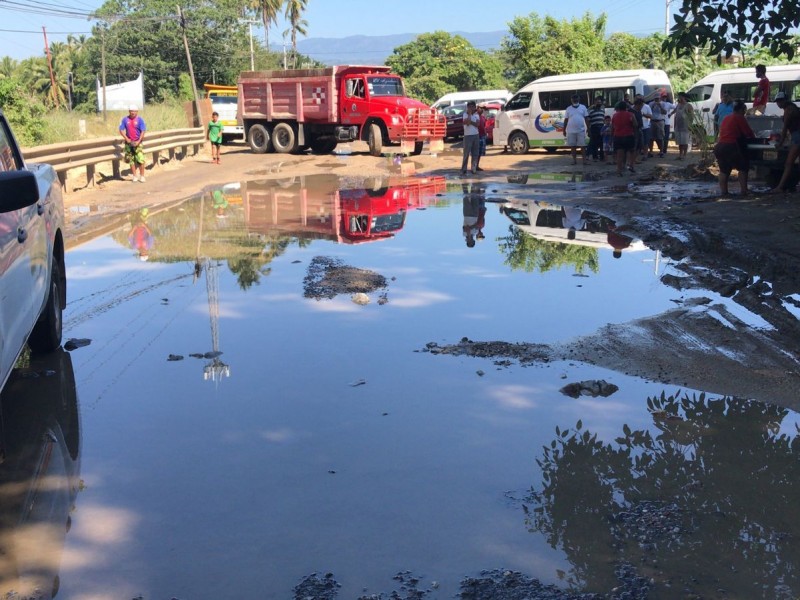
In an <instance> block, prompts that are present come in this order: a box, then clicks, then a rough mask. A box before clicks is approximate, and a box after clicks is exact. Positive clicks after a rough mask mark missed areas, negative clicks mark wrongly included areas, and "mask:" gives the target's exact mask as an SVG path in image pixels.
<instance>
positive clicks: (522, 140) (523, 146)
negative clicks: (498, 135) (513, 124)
mask: <svg viewBox="0 0 800 600" xmlns="http://www.w3.org/2000/svg"><path fill="white" fill-rule="evenodd" d="M508 149H509V150H510V151H511V154H525V153H526V152H528V136H527V135H525V134H524V133H523V132H521V131H515V132H514V133H512V134H511V135H510V136H508Z"/></svg>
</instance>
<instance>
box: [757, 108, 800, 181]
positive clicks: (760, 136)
mask: <svg viewBox="0 0 800 600" xmlns="http://www.w3.org/2000/svg"><path fill="white" fill-rule="evenodd" d="M747 123H748V125H750V129H752V130H753V133H755V134H756V139H755V141H753V142H751V143H749V144H748V145H747V154H748V157H749V158H750V166H751V167H752V168H754V169H755V171H756V176H757V177H758V178H759V179H763V180H764V181H766V182H767V184H768V185H769V186H770V187H774V186H776V185H778V182H780V180H781V176H782V175H783V169H784V166H785V165H786V158H787V157H788V155H789V146H788V145H786V144H784V145H783V146H781V147H780V148H778V147H776V146H775V144H776V143H777V142H778V141H780V135H781V130H782V129H783V117H781V116H776V115H759V116H757V115H748V116H747ZM787 142H788V140H787ZM792 170H793V174H792V176H791V177H790V179H789V184H788V185H789V188H790V189H791V188H794V187H795V186H796V185H797V183H798V181H800V167H798V165H797V163H795V164H794V165H793V166H792Z"/></svg>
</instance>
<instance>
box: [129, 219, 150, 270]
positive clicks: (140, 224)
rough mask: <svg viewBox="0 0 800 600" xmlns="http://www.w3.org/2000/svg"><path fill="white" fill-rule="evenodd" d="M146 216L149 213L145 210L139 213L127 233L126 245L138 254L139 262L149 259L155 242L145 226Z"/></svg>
mask: <svg viewBox="0 0 800 600" xmlns="http://www.w3.org/2000/svg"><path fill="white" fill-rule="evenodd" d="M148 215H149V211H148V210H147V209H146V208H143V209H142V210H141V211H139V215H138V221H137V223H136V225H134V226H133V228H132V229H131V230H130V233H128V243H129V244H130V246H131V248H133V249H134V250H136V251H137V252H138V253H139V260H142V261H144V260H147V259H148V258H150V250H152V249H153V244H154V242H155V239H154V238H153V234H152V233H151V231H150V228H149V227H148V226H147V217H148Z"/></svg>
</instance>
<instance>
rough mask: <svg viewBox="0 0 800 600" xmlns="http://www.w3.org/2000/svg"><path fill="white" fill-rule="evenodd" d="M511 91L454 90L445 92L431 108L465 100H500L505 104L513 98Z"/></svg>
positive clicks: (478, 102)
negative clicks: (448, 92)
mask: <svg viewBox="0 0 800 600" xmlns="http://www.w3.org/2000/svg"><path fill="white" fill-rule="evenodd" d="M511 95H512V94H511V92H509V91H508V90H479V91H476V92H452V93H450V94H445V95H444V96H442V97H441V98H439V99H438V100H437V101H436V102H434V103H433V104H431V108H438V109H439V110H441V109H443V108H447V107H448V106H452V105H453V104H462V103H464V102H475V103H476V104H480V103H481V102H499V103H500V104H505V103H506V101H507V100H508V99H509V98H511Z"/></svg>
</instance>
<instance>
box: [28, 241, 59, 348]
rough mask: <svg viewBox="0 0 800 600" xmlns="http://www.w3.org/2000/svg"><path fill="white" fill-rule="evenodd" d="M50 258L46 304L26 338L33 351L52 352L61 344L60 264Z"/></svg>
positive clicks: (54, 258)
mask: <svg viewBox="0 0 800 600" xmlns="http://www.w3.org/2000/svg"><path fill="white" fill-rule="evenodd" d="M52 260H53V269H52V271H51V273H50V291H49V293H48V295H47V304H46V305H45V307H44V311H43V312H42V314H41V315H39V319H38V320H37V321H36V325H35V326H34V328H33V331H32V332H31V335H30V337H29V338H28V346H30V349H31V351H32V352H34V353H44V352H52V351H53V350H55V349H56V348H58V347H59V346H60V345H61V328H62V323H63V321H62V318H61V317H62V315H61V312H62V308H63V307H62V306H61V297H62V294H61V285H62V282H61V266H60V265H59V263H58V260H57V259H56V257H55V256H54V257H53V259H52Z"/></svg>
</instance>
